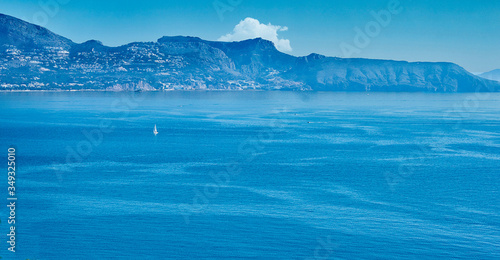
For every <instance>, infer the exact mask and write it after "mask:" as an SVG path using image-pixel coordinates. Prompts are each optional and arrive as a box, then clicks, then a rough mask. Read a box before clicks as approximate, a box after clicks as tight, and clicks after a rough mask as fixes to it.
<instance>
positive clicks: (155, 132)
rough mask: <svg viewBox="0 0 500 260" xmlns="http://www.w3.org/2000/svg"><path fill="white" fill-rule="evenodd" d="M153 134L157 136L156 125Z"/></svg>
mask: <svg viewBox="0 0 500 260" xmlns="http://www.w3.org/2000/svg"><path fill="white" fill-rule="evenodd" d="M153 133H154V134H155V135H157V134H158V130H156V124H155V129H154V130H153Z"/></svg>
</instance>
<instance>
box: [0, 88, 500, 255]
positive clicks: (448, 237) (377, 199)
mask: <svg viewBox="0 0 500 260" xmlns="http://www.w3.org/2000/svg"><path fill="white" fill-rule="evenodd" d="M155 124H156V126H157V129H158V132H159V133H158V135H156V136H155V135H154V134H153V128H154V126H155ZM11 146H12V147H15V149H16V184H15V185H16V196H17V198H18V200H17V201H16V253H11V252H9V251H8V250H7V248H8V246H9V245H8V244H7V243H6V241H7V239H8V237H7V236H5V234H7V233H8V232H9V231H8V229H9V227H10V225H8V224H7V216H8V214H9V211H8V208H7V207H5V206H3V207H2V209H1V210H0V212H1V214H2V215H1V224H0V227H1V232H0V233H1V234H4V235H2V241H0V245H1V250H0V256H1V257H2V259H23V260H24V259H27V258H29V259H31V260H33V259H115V258H118V259H451V258H454V259H500V192H499V190H500V176H499V169H500V94H487V93H482V94H481V93H468V94H419V93H370V94H367V93H321V92H318V93H307V92H305V93H297V92H253V91H246V92H155V93H112V92H59V93H58V92H54V93H49V92H39V93H34V92H32V93H0V158H1V159H0V161H1V162H2V164H1V165H3V166H2V170H1V172H3V174H4V177H1V178H0V180H2V183H1V184H0V188H1V189H3V191H2V192H1V194H4V198H2V199H1V200H3V201H4V202H3V203H2V204H5V205H7V204H8V202H7V185H8V184H7V164H6V162H7V150H8V148H9V147H11Z"/></svg>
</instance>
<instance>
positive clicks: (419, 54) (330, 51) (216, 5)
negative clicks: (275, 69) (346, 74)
mask: <svg viewBox="0 0 500 260" xmlns="http://www.w3.org/2000/svg"><path fill="white" fill-rule="evenodd" d="M394 1H396V0H345V1H344V0H342V1H340V0H324V1H318V0H307V1H298V0H294V1H292V0H276V1H273V0H265V1H264V0H251V1H250V0H177V1H170V0H149V1H148V0H143V1H137V0H8V1H7V0H0V6H1V7H0V12H1V13H4V14H8V15H12V16H15V17H18V18H21V19H23V20H26V21H29V22H32V23H36V24H39V25H43V26H45V27H47V28H49V29H50V30H52V31H53V32H55V33H58V34H61V35H63V36H65V37H68V38H70V39H72V40H73V41H75V42H84V41H86V40H89V39H97V40H100V41H102V42H103V43H104V44H106V45H111V46H117V45H121V44H125V43H129V42H133V41H156V40H157V39H158V38H160V37H161V36H164V35H190V36H198V37H201V38H203V39H207V40H218V39H220V40H240V39H244V38H249V37H255V36H261V37H263V38H266V39H269V40H272V41H273V42H275V44H276V46H277V47H278V48H279V49H280V50H282V51H284V52H287V53H289V54H292V55H296V56H303V55H308V54H309V53H312V52H315V53H320V54H324V55H328V56H338V57H366V58H377V59H394V60H408V61H450V62H454V63H457V64H459V65H461V66H463V67H464V68H466V69H467V70H469V71H471V72H484V71H489V70H493V69H499V68H500V1H499V0H483V1H481V0H475V1H474V0H442V1H440V0H418V1H417V0H415V1H408V0H400V5H399V6H398V5H397V3H394ZM389 6H392V8H389ZM390 11H393V12H392V13H391V12H390ZM374 13H375V14H379V15H380V17H379V19H377V18H376V17H375V16H377V15H375V16H374V15H373V14H374ZM388 14H390V17H389V16H388ZM246 18H248V19H246Z"/></svg>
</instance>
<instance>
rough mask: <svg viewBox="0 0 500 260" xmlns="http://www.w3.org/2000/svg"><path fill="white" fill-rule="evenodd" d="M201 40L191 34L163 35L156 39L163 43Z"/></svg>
mask: <svg viewBox="0 0 500 260" xmlns="http://www.w3.org/2000/svg"><path fill="white" fill-rule="evenodd" d="M202 41H204V40H202V39H201V38H199V37H192V36H181V35H178V36H163V37H161V38H160V39H158V42H159V43H165V42H202Z"/></svg>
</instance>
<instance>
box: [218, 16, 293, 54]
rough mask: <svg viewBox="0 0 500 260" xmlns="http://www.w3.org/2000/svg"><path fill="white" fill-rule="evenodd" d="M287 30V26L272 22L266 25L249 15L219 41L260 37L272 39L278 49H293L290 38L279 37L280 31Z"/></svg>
mask: <svg viewBox="0 0 500 260" xmlns="http://www.w3.org/2000/svg"><path fill="white" fill-rule="evenodd" d="M286 30H288V27H286V26H279V25H272V24H270V23H269V24H267V25H265V24H263V23H260V22H259V20H257V19H253V18H250V17H247V18H245V20H243V21H240V23H239V24H237V25H236V26H235V27H234V29H233V32H232V33H228V34H226V35H223V36H221V37H220V38H219V39H218V41H225V42H230V41H242V40H247V39H254V38H259V37H260V38H262V39H265V40H269V41H272V42H273V43H274V46H276V49H278V50H280V51H292V47H291V46H290V40H288V39H280V38H278V32H284V31H286Z"/></svg>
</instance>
